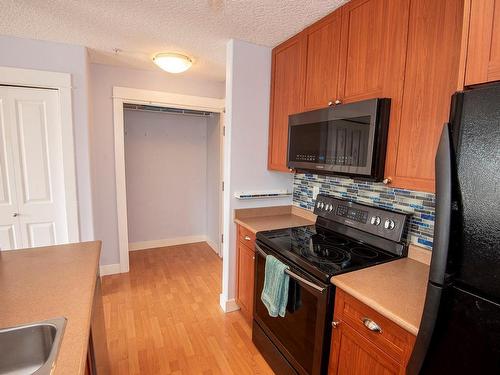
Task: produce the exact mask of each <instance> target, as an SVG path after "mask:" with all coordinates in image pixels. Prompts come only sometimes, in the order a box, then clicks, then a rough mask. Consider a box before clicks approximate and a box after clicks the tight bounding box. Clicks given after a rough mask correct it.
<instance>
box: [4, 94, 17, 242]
mask: <svg viewBox="0 0 500 375" xmlns="http://www.w3.org/2000/svg"><path fill="white" fill-rule="evenodd" d="M7 94H8V93H7V90H6V89H4V88H1V87H0V249H1V250H12V249H17V248H19V247H22V243H23V242H22V240H21V227H20V223H19V217H18V211H19V206H18V202H17V191H16V185H15V174H14V161H13V155H12V141H11V134H10V131H11V127H10V126H8V125H7V124H11V123H12V120H11V112H12V111H11V106H12V103H11V100H10V98H9V97H8V95H7Z"/></svg>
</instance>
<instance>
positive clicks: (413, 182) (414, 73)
mask: <svg viewBox="0 0 500 375" xmlns="http://www.w3.org/2000/svg"><path fill="white" fill-rule="evenodd" d="M463 6H464V4H463V2H462V1H456V0H440V1H435V0H412V2H411V7H410V21H409V31H408V48H407V57H406V71H405V78H404V94H403V103H402V110H401V120H400V121H399V122H398V123H392V124H391V127H392V128H391V129H390V131H391V132H392V138H391V139H392V141H391V142H389V143H388V148H387V158H386V168H385V171H386V173H385V175H386V176H387V177H390V178H391V180H392V185H393V186H397V187H400V188H406V189H411V190H419V191H429V192H432V191H434V158H435V155H436V149H437V144H438V141H439V136H440V134H441V130H442V127H443V124H444V123H445V122H446V121H448V118H449V112H450V102H451V95H452V94H453V92H454V91H455V90H456V88H457V85H458V81H459V63H460V44H461V37H462V25H463V22H462V20H463Z"/></svg>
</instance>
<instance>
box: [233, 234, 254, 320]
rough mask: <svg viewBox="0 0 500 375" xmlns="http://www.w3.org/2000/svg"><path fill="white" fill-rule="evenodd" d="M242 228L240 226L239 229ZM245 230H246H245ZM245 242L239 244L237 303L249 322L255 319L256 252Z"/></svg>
mask: <svg viewBox="0 0 500 375" xmlns="http://www.w3.org/2000/svg"><path fill="white" fill-rule="evenodd" d="M241 228H242V227H241V226H239V228H238V229H241ZM243 229H244V228H243ZM247 245H248V244H247V243H244V242H243V241H239V240H238V242H237V251H238V254H237V267H238V270H237V271H238V275H237V276H238V277H237V287H236V301H237V303H238V306H240V309H241V312H242V313H243V316H244V317H245V318H246V320H247V321H248V322H251V321H252V318H253V291H254V264H255V250H254V248H253V246H252V247H248V246H247Z"/></svg>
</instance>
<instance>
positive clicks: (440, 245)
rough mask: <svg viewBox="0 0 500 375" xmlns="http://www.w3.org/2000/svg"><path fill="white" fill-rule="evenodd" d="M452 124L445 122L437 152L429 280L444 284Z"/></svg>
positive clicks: (450, 178)
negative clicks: (434, 210)
mask: <svg viewBox="0 0 500 375" xmlns="http://www.w3.org/2000/svg"><path fill="white" fill-rule="evenodd" d="M450 139H451V137H450V124H445V125H444V127H443V131H442V133H441V139H440V140H439V146H438V149H437V153H436V160H435V169H436V212H435V217H436V221H435V224H434V241H433V249H432V260H431V266H430V271H429V281H431V282H433V283H435V284H438V285H443V284H444V282H445V274H446V264H447V260H448V248H449V240H450V223H451V199H452V193H451V191H452V186H451V185H452V162H451V158H452V150H451V142H450Z"/></svg>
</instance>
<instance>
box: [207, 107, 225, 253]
mask: <svg viewBox="0 0 500 375" xmlns="http://www.w3.org/2000/svg"><path fill="white" fill-rule="evenodd" d="M219 122H220V115H219V114H213V115H212V117H208V118H207V159H206V160H207V223H206V228H207V230H206V235H207V242H208V243H209V244H210V246H211V247H212V248H213V249H214V250H216V251H217V252H218V251H219V246H220V221H221V219H222V217H219V209H220V204H221V202H220V198H221V196H220V195H221V194H220V193H221V181H220V180H221V178H220V175H221V173H222V170H221V145H220V132H221V129H220V126H219Z"/></svg>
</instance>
